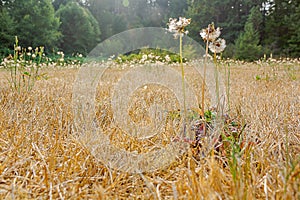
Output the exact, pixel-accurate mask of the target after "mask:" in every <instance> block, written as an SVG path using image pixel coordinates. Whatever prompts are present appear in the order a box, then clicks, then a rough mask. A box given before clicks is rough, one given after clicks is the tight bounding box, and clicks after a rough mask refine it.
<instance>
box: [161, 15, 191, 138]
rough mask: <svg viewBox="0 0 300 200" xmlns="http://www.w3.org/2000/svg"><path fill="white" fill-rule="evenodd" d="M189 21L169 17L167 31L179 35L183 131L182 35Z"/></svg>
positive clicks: (182, 18) (185, 32)
mask: <svg viewBox="0 0 300 200" xmlns="http://www.w3.org/2000/svg"><path fill="white" fill-rule="evenodd" d="M190 23H191V19H187V18H185V17H179V19H178V20H177V19H173V18H170V19H169V23H168V24H167V25H168V27H169V28H168V31H169V32H171V33H174V37H175V39H177V38H178V36H179V57H180V67H181V78H182V91H183V99H184V100H183V101H184V102H183V106H184V107H183V111H184V117H183V119H184V133H185V126H186V124H185V119H186V116H187V114H186V97H185V81H184V76H185V75H184V67H183V56H182V37H183V36H184V35H187V34H188V33H189V32H188V31H187V30H185V28H186V26H188V25H189V24H190Z"/></svg>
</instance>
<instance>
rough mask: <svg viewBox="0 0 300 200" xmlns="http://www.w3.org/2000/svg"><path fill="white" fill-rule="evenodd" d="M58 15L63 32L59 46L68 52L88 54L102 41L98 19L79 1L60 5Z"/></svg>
mask: <svg viewBox="0 0 300 200" xmlns="http://www.w3.org/2000/svg"><path fill="white" fill-rule="evenodd" d="M56 15H57V16H58V17H60V20H61V25H60V28H59V30H60V31H61V32H62V34H63V38H62V41H61V43H60V45H59V47H60V48H61V49H62V50H63V51H64V52H65V53H67V54H72V53H76V52H78V53H82V54H85V55H86V54H87V53H88V52H89V51H90V50H92V49H93V48H94V47H95V46H96V45H97V44H98V42H100V29H99V24H98V22H97V20H96V19H95V18H94V17H93V15H92V14H91V13H90V11H89V10H87V9H86V8H83V7H82V6H80V5H79V4H78V3H75V2H69V3H67V4H66V5H64V6H60V8H59V9H58V11H57V13H56Z"/></svg>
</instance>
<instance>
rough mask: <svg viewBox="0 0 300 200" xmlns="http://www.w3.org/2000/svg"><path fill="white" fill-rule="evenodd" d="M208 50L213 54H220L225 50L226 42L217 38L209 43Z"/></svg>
mask: <svg viewBox="0 0 300 200" xmlns="http://www.w3.org/2000/svg"><path fill="white" fill-rule="evenodd" d="M208 48H209V50H210V51H211V52H213V53H221V52H222V51H224V49H225V48H226V41H225V40H224V39H221V38H218V39H217V40H215V41H213V42H211V43H210V44H209V46H208Z"/></svg>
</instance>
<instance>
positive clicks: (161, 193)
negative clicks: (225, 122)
mask: <svg viewBox="0 0 300 200" xmlns="http://www.w3.org/2000/svg"><path fill="white" fill-rule="evenodd" d="M48 70H49V71H48V74H51V77H50V79H49V80H41V81H38V82H36V85H35V87H34V89H33V90H32V91H30V92H23V93H18V92H16V91H12V90H11V89H10V88H9V85H8V84H7V83H6V80H5V76H6V75H7V72H6V71H0V84H1V87H0V134H1V137H0V198H1V199H36V198H42V199H97V198H98V199H128V198H129V199H267V198H268V199H299V198H300V192H299V191H300V154H299V152H300V106H299V105H300V82H299V81H300V69H299V66H298V67H297V66H295V70H294V72H293V73H294V74H293V75H294V76H293V77H294V78H293V79H291V78H290V76H289V75H287V74H286V71H285V70H284V69H281V68H280V67H278V68H276V76H275V75H274V74H275V73H273V72H274V69H273V68H269V67H268V66H265V67H263V68H258V67H257V65H255V64H245V65H242V66H240V65H234V64H233V65H232V66H231V81H230V82H231V86H230V99H231V101H230V104H231V105H230V107H231V111H230V115H231V116H233V117H234V118H235V120H236V121H237V122H239V123H241V124H246V125H247V126H246V128H245V130H244V131H243V135H244V143H245V144H244V148H243V149H242V151H241V152H240V154H238V156H237V157H235V158H236V159H233V157H232V156H231V155H230V149H229V154H227V155H221V154H218V153H217V152H215V153H214V154H213V153H212V154H208V155H206V156H198V157H199V159H195V157H196V156H195V155H192V154H193V153H192V151H191V152H187V154H186V155H184V156H182V157H180V158H178V160H176V161H175V162H174V163H173V164H172V165H170V166H169V167H167V168H164V169H162V170H159V171H157V172H153V173H143V174H137V175H132V174H127V173H123V172H119V171H114V170H112V169H110V168H108V167H106V166H105V165H104V164H101V162H97V161H96V160H95V159H94V158H93V157H92V156H91V155H90V154H89V152H88V151H86V150H85V149H84V148H82V147H81V145H80V144H79V143H78V142H77V141H76V140H75V139H74V137H73V111H72V105H71V101H72V86H73V82H74V80H75V77H76V73H77V72H78V70H76V69H61V70H56V71H55V70H50V69H48ZM111 70H115V71H114V73H115V74H116V79H115V80H113V81H112V82H116V81H117V77H118V76H119V74H122V71H121V70H117V69H111ZM266 73H269V74H270V76H269V78H268V79H261V80H257V79H256V78H255V77H256V76H257V75H261V74H266ZM295 77H296V78H295ZM110 78H111V79H110V80H112V79H113V77H110ZM103 80H105V78H104V79H103ZM107 84H108V85H105V87H103V86H101V88H102V90H101V91H99V93H98V95H100V96H98V97H96V99H102V101H98V103H99V105H97V108H98V109H99V110H98V111H97V116H98V118H99V122H100V125H101V126H103V127H109V126H110V123H112V121H111V119H112V116H113V113H111V112H112V111H111V108H110V107H109V105H107V104H106V103H105V102H106V101H108V99H106V98H109V97H108V95H109V92H108V91H105V88H108V89H109V88H110V87H112V86H111V84H112V83H107ZM109 84H110V86H109ZM199 88H201V86H199ZM148 98H151V96H150V97H148ZM145 99H147V98H146V97H145ZM136 104H138V101H136ZM103 110H105V111H106V112H107V113H106V115H103ZM132 112H134V109H132ZM138 114H139V113H135V115H134V116H139V115H138ZM136 120H138V119H136ZM111 131H114V134H115V135H114V134H113V135H112V138H111V141H114V142H115V143H116V146H119V147H123V148H127V149H129V150H136V151H138V152H144V151H146V150H147V149H149V147H148V146H149V145H150V143H151V141H148V143H149V144H148V143H147V141H146V142H144V143H141V144H139V143H138V142H139V141H138V140H134V139H132V138H131V139H130V138H126V136H123V138H122V137H120V135H122V133H121V132H120V130H113V129H112V130H111ZM118 131H119V132H118ZM113 137H115V138H113ZM128 139H129V141H130V142H129V143H128V142H127V146H126V145H125V144H126V141H127V140H128ZM123 140H124V141H123ZM152 140H153V141H159V142H161V143H164V142H165V141H164V140H163V139H161V138H156V139H152ZM166 141H167V140H166ZM128 144H129V145H128ZM143 145H144V147H145V150H143ZM233 161H235V163H234V162H233Z"/></svg>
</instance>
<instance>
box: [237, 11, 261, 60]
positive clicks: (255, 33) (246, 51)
mask: <svg viewBox="0 0 300 200" xmlns="http://www.w3.org/2000/svg"><path fill="white" fill-rule="evenodd" d="M261 24H262V14H261V12H260V9H259V7H253V8H252V9H251V11H250V15H249V17H248V19H247V22H246V24H245V28H244V32H242V33H241V34H240V35H239V37H238V39H237V40H236V44H235V57H236V58H237V59H242V60H248V61H253V60H257V59H258V58H260V57H261V56H262V53H263V52H262V46H261V45H260V35H259V31H260V30H259V29H260V27H261Z"/></svg>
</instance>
